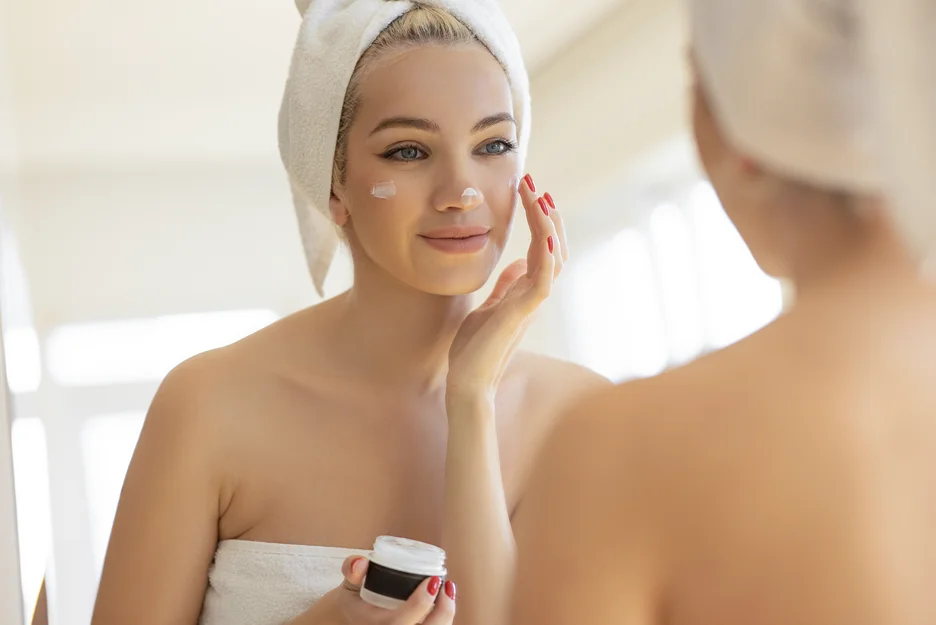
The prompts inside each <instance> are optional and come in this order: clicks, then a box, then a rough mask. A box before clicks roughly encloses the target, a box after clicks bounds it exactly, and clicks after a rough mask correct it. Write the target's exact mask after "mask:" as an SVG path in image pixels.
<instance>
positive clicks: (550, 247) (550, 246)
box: [546, 237, 553, 254]
mask: <svg viewBox="0 0 936 625" xmlns="http://www.w3.org/2000/svg"><path fill="white" fill-rule="evenodd" d="M546 245H548V246H549V253H550V254H552V252H553V242H552V237H549V238H548V239H546Z"/></svg>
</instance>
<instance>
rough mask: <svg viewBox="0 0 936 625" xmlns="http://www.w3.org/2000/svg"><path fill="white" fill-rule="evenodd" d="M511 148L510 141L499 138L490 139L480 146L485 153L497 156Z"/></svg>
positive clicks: (512, 147)
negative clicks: (496, 139) (495, 139)
mask: <svg viewBox="0 0 936 625" xmlns="http://www.w3.org/2000/svg"><path fill="white" fill-rule="evenodd" d="M513 149H514V146H513V145H511V144H510V143H508V142H506V141H501V140H498V141H491V142H490V143H488V144H486V145H485V146H484V147H483V148H482V150H483V151H484V153H485V154H490V155H492V156H499V155H501V154H506V153H507V152H511V151H512V150H513Z"/></svg>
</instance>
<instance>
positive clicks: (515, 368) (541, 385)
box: [511, 351, 612, 404]
mask: <svg viewBox="0 0 936 625" xmlns="http://www.w3.org/2000/svg"><path fill="white" fill-rule="evenodd" d="M511 370H512V373H513V374H514V375H517V376H520V377H522V378H523V379H524V380H525V381H526V383H527V385H528V386H529V387H530V388H532V389H535V390H536V392H538V393H540V394H547V395H548V396H549V398H550V400H552V401H559V402H560V403H563V404H565V403H567V402H568V401H569V400H574V399H577V398H579V397H583V396H584V395H586V394H588V393H591V392H595V391H598V390H601V389H606V388H610V387H611V386H612V383H611V381H610V380H608V379H607V378H606V377H604V376H603V375H601V374H599V373H597V372H596V371H594V370H592V369H589V368H588V367H584V366H582V365H579V364H576V363H574V362H569V361H567V360H561V359H559V358H553V357H551V356H545V355H543V354H537V353H534V352H527V351H520V352H517V354H516V355H515V356H514V360H513V363H512V364H511Z"/></svg>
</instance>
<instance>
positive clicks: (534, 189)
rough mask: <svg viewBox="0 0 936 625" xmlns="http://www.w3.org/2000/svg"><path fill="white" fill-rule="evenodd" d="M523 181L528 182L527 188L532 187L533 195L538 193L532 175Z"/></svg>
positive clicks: (528, 175) (525, 177)
mask: <svg viewBox="0 0 936 625" xmlns="http://www.w3.org/2000/svg"><path fill="white" fill-rule="evenodd" d="M523 179H524V180H526V183H527V186H528V187H530V191H532V192H533V193H536V185H535V184H533V176H531V175H530V174H527V175H526V176H524V177H523Z"/></svg>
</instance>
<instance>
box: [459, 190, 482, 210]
mask: <svg viewBox="0 0 936 625" xmlns="http://www.w3.org/2000/svg"><path fill="white" fill-rule="evenodd" d="M461 201H462V206H473V205H478V204H480V203H482V202H483V201H484V194H483V193H481V192H480V191H478V190H477V189H475V188H474V187H468V188H467V189H465V191H464V193H462V196H461Z"/></svg>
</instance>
